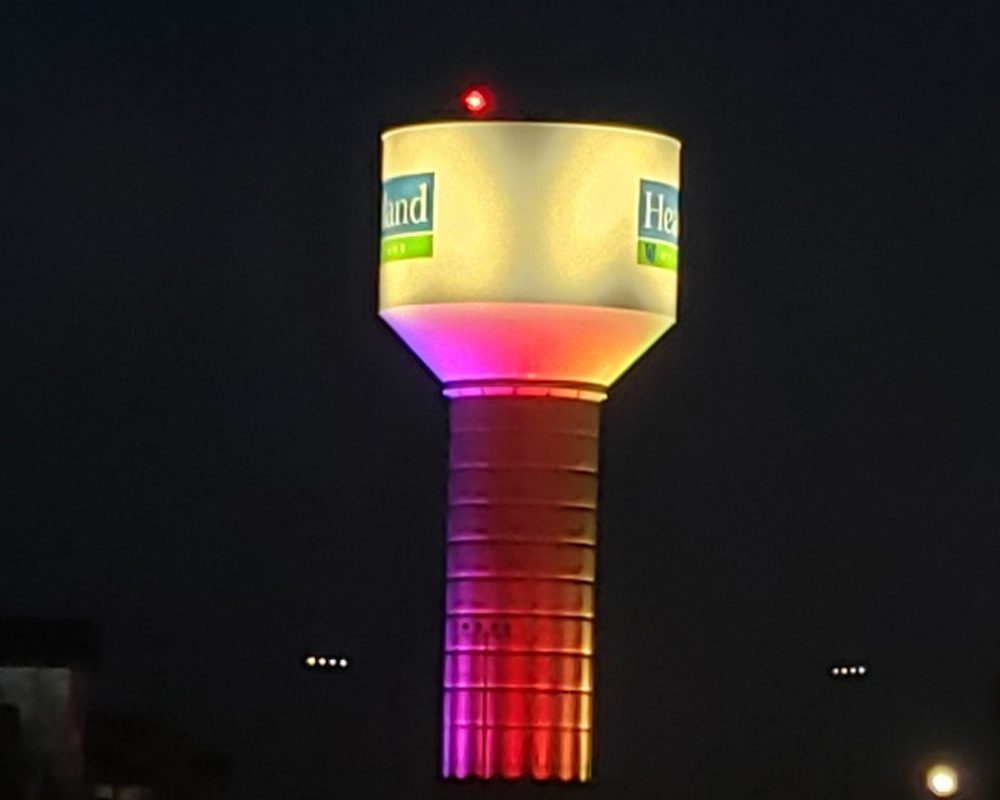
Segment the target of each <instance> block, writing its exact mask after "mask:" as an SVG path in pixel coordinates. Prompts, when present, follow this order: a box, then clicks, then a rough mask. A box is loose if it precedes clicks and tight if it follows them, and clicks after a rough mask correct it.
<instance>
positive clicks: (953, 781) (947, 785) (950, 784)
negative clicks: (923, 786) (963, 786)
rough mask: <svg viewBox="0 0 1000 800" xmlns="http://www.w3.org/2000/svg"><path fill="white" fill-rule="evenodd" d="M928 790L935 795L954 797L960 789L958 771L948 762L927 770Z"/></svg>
mask: <svg viewBox="0 0 1000 800" xmlns="http://www.w3.org/2000/svg"><path fill="white" fill-rule="evenodd" d="M927 790H928V791H929V792H930V793H931V794H932V795H934V796H935V797H952V796H953V795H954V794H955V793H956V792H957V791H958V773H957V772H955V770H954V769H953V768H952V767H949V766H948V765H947V764H935V765H934V766H933V767H931V768H930V769H929V770H927Z"/></svg>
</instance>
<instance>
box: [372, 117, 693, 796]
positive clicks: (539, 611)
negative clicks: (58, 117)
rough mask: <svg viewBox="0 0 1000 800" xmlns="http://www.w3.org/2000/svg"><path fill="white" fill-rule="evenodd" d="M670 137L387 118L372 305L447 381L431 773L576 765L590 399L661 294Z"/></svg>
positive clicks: (670, 187)
mask: <svg viewBox="0 0 1000 800" xmlns="http://www.w3.org/2000/svg"><path fill="white" fill-rule="evenodd" d="M679 189H680V143H679V142H678V141H677V140H676V139H673V138H671V137H669V136H664V135H661V134H658V133H653V132H649V131H644V130H637V129H631V128H626V127H619V126H608V125H590V124H570V123H536V122H499V121H498V122H492V121H490V122H485V121H483V122H480V121H475V122H473V121H470V122H449V123H435V124H424V125H413V126H409V127H404V128H398V129H395V130H390V131H388V132H386V133H384V134H383V136H382V210H381V215H382V220H381V258H380V280H379V313H380V315H381V317H382V318H383V319H384V320H385V321H386V322H387V323H388V324H389V325H390V326H391V327H392V328H393V330H395V331H396V333H397V334H399V336H400V337H401V338H402V339H403V340H404V341H405V342H406V344H407V345H408V346H409V347H410V348H411V349H412V350H413V351H414V352H415V353H416V354H417V355H418V356H419V357H420V359H421V360H422V361H423V362H424V363H425V364H426V365H427V366H428V367H429V368H430V369H431V371H432V372H433V373H434V374H435V375H436V376H437V377H438V379H439V380H440V381H441V382H442V383H443V385H444V393H445V395H446V396H447V397H449V398H450V418H451V419H450V423H451V444H450V455H449V480H448V522H447V537H448V538H447V595H446V601H445V624H444V685H443V709H442V713H443V728H442V747H441V772H442V775H443V776H444V777H447V778H482V779H491V778H501V779H519V778H533V779H535V780H557V781H586V780H589V779H590V777H591V760H592V751H593V691H594V670H593V653H594V581H595V570H594V566H595V548H596V544H597V522H596V518H597V467H598V430H599V416H600V415H599V411H600V403H601V401H603V400H604V399H605V397H606V393H607V389H608V387H609V386H611V385H612V384H613V383H614V382H615V380H617V379H618V378H619V377H620V376H621V375H622V373H623V372H625V370H627V369H628V368H629V366H630V365H631V364H632V363H634V362H635V361H636V359H638V358H639V356H641V355H642V353H643V352H644V351H645V350H647V349H648V348H649V347H650V346H651V345H652V344H653V343H654V342H655V341H656V340H657V339H658V338H659V337H660V336H662V335H663V333H664V332H665V331H666V330H667V329H668V328H670V327H671V326H672V325H673V324H674V322H675V320H676V313H677V259H678V234H679V216H678V197H679V194H678V193H679Z"/></svg>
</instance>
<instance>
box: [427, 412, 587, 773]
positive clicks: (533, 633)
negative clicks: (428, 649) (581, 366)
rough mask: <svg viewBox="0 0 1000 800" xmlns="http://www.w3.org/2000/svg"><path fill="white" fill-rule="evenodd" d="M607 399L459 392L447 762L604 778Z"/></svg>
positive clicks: (453, 457)
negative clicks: (597, 691) (596, 625)
mask: <svg viewBox="0 0 1000 800" xmlns="http://www.w3.org/2000/svg"><path fill="white" fill-rule="evenodd" d="M597 435H598V405H597V402H596V401H589V400H580V399H564V398H553V397H536V396H531V397H518V396H500V397H492V396H482V397H476V396H470V397H461V396H459V397H455V398H453V399H452V401H451V453H450V457H449V461H450V468H451V477H450V480H449V492H448V496H449V514H448V557H447V575H448V588H447V593H446V613H447V617H446V620H447V621H446V627H445V674H444V726H445V732H444V736H443V753H442V770H443V774H444V775H445V777H454V778H460V779H461V778H469V777H473V778H480V779H485V780H489V779H492V778H500V777H502V778H505V779H508V780H511V779H519V778H533V779H535V780H540V781H585V780H588V779H589V777H590V757H591V753H590V738H589V732H590V728H591V722H592V715H591V704H590V698H591V694H592V692H593V669H592V665H593V661H592V657H591V655H592V652H593V649H592V644H593V618H594V599H593V583H594V568H595V559H594V549H595V545H596V508H597Z"/></svg>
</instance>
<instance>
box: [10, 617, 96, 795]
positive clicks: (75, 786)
mask: <svg viewBox="0 0 1000 800" xmlns="http://www.w3.org/2000/svg"><path fill="white" fill-rule="evenodd" d="M96 661H97V636H96V632H95V629H94V626H93V625H92V624H91V623H89V622H84V621H79V620H43V619H23V618H0V797H2V798H3V800H7V798H11V800H21V799H22V798H31V800H36V799H37V800H69V799H70V798H76V797H80V796H81V795H82V792H83V790H84V727H85V725H84V720H85V718H86V694H87V691H86V690H87V682H88V676H89V674H90V672H91V670H92V668H93V667H94V665H95V664H96Z"/></svg>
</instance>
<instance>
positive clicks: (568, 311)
mask: <svg viewBox="0 0 1000 800" xmlns="http://www.w3.org/2000/svg"><path fill="white" fill-rule="evenodd" d="M679 161H680V144H679V142H677V140H675V139H672V138H670V137H668V136H664V135H661V134H657V133H651V132H648V131H643V130H637V129H632V128H625V127H619V126H610V125H609V126H603V125H590V124H570V123H529V122H455V123H440V124H428V125H416V126H411V127H406V128H399V129H396V130H392V131H389V132H387V133H385V134H384V135H383V165H382V166H383V176H382V177H383V185H384V186H385V187H388V188H387V189H386V193H385V195H384V200H383V204H384V206H388V207H389V208H388V212H386V210H385V208H384V210H383V243H382V263H381V267H380V281H379V309H380V313H381V315H382V317H383V319H385V321H386V322H387V323H388V324H389V325H390V326H391V327H392V328H393V329H394V330H395V331H396V332H397V333H398V334H399V335H400V336H401V337H402V338H403V339H404V340H405V341H406V342H407V343H408V344H409V346H410V347H411V348H412V349H413V350H414V351H415V352H416V353H417V354H418V355H419V356H420V357H421V359H423V361H424V362H425V363H426V364H427V365H428V366H429V367H430V368H431V369H432V370H433V371H434V372H435V374H436V375H437V376H438V377H439V378H440V379H441V380H443V381H445V382H454V381H476V380H490V381H495V380H512V381H572V382H581V383H589V384H599V385H602V386H608V385H610V384H611V383H612V382H613V381H614V380H615V379H616V378H618V377H619V376H620V375H621V373H622V372H624V371H625V369H627V368H628V366H629V365H630V364H631V363H632V362H633V361H635V360H636V359H637V358H638V357H639V356H640V355H641V354H642V353H643V352H644V351H645V350H646V349H648V348H649V346H650V345H652V344H653V342H655V341H656V339H658V338H659V337H660V336H661V335H662V334H663V333H664V332H665V331H666V330H668V329H669V328H670V327H671V326H672V325H673V324H674V322H675V320H676V315H677V314H676V308H677V268H676V264H677V237H678V235H679V220H678V219H677V214H676V208H675V206H676V201H674V207H671V208H670V209H668V211H669V214H670V215H671V216H670V222H671V225H672V227H671V228H670V230H669V231H667V232H666V233H665V234H664V237H665V238H664V240H663V241H657V240H647V241H645V242H644V241H643V237H642V234H641V230H640V229H641V227H642V224H643V222H645V223H647V224H653V223H659V222H664V221H665V220H666V217H665V216H664V205H663V203H664V201H663V199H662V198H660V197H657V196H654V195H652V194H650V193H649V189H648V187H662V191H664V192H673V194H672V195H671V196H672V197H676V193H677V192H678V191H679V189H680V166H679ZM394 181H395V183H394ZM408 182H409V183H408ZM421 182H422V183H421ZM408 186H409V187H410V188H411V194H409V195H399V197H402V198H403V199H402V201H400V200H399V199H397V197H396V195H392V196H390V194H389V191H390V190H392V189H393V188H394V187H403V188H404V189H405V188H406V187H408ZM407 197H408V198H409V199H408V200H407ZM644 201H645V202H648V203H649V204H650V207H649V208H645V209H644V206H643V205H642V204H643V202H644ZM400 202H403V203H404V207H402V209H401V211H400V208H399V206H398V203H400ZM407 202H408V203H409V204H410V205H409V206H408V207H406V206H405V203H407ZM657 203H659V205H657ZM394 204H396V205H394ZM408 212H409V214H410V216H409V217H407V213H408ZM407 223H410V224H409V225H407ZM394 226H395V227H394ZM664 228H666V224H664ZM396 231H402V232H403V233H404V234H405V235H400V234H397V233H396ZM644 246H645V247H647V248H649V249H648V250H647V251H645V252H646V253H647V254H648V258H647V259H646V260H645V261H644V260H643V257H642V255H643V252H644V251H643V247H644ZM407 247H409V248H410V251H409V252H410V253H411V255H407V250H406V248H407ZM637 252H638V257H637ZM401 253H402V254H403V255H402V257H400V254H401Z"/></svg>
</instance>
